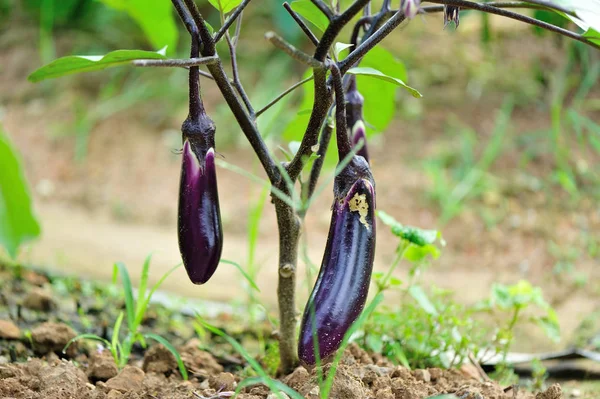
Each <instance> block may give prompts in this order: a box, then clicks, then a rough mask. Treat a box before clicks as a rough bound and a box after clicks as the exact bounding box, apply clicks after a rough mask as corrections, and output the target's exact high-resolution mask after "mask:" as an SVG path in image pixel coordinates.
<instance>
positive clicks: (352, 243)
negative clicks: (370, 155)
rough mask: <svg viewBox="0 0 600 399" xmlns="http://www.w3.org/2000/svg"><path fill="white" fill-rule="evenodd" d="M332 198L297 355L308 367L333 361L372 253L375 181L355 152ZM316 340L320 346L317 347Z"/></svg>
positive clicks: (357, 305)
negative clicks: (323, 247)
mask: <svg viewBox="0 0 600 399" xmlns="http://www.w3.org/2000/svg"><path fill="white" fill-rule="evenodd" d="M334 197H335V199H334V203H333V212H332V215H331V224H330V227H329V235H328V238H327V244H326V247H325V254H324V256H323V262H322V264H321V270H320V271H319V276H318V278H317V282H316V283H315V286H314V288H313V291H312V294H311V296H310V298H309V300H308V303H307V305H306V308H305V310H304V316H303V318H302V325H301V328H300V338H299V341H298V356H299V358H300V361H301V362H302V363H304V364H305V365H307V366H309V367H310V366H312V365H314V364H315V363H316V353H317V352H318V355H319V358H320V359H321V361H322V362H327V361H329V360H331V358H332V357H333V355H334V354H335V352H336V351H337V350H338V348H339V347H340V344H341V342H342V339H343V337H344V334H345V333H346V331H348V329H349V328H350V326H351V325H352V323H353V322H354V321H355V320H356V319H357V318H358V316H359V315H360V313H361V312H362V310H363V308H364V305H365V301H366V300H367V294H368V292H369V283H370V280H371V271H372V268H373V258H374V255H375V183H374V180H373V176H372V175H371V171H370V169H369V165H368V163H367V162H366V160H365V159H364V158H363V157H360V156H354V157H353V159H352V161H351V162H350V164H348V166H347V167H346V168H344V170H343V171H342V173H340V174H339V175H338V176H337V177H336V179H335V182H334ZM315 341H316V342H317V343H318V351H317V350H316V348H315V345H314V343H315Z"/></svg>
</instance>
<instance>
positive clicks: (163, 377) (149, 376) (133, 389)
mask: <svg viewBox="0 0 600 399" xmlns="http://www.w3.org/2000/svg"><path fill="white" fill-rule="evenodd" d="M179 349H180V353H181V354H182V357H183V360H184V363H185V365H186V366H187V367H188V368H189V369H190V370H192V371H193V374H192V377H191V378H190V380H189V381H183V380H182V379H181V378H180V376H179V375H178V371H177V365H176V363H175V359H174V358H173V356H172V355H171V354H170V352H168V351H167V350H166V349H165V348H163V347H161V346H157V347H153V348H151V349H150V350H148V351H147V352H146V356H145V358H144V360H143V362H142V364H139V365H138V366H135V365H129V366H125V368H123V369H122V370H120V371H118V373H117V369H116V366H115V364H114V361H113V360H112V357H111V356H110V354H106V353H97V354H93V355H91V359H89V358H87V357H86V356H85V355H79V356H77V357H76V359H75V360H76V363H75V362H73V361H68V360H64V359H63V360H60V359H58V358H57V357H56V355H53V356H48V359H47V360H41V359H32V360H30V361H28V362H27V363H24V364H0V397H3V398H19V399H42V398H43V399H62V398H71V399H84V398H85V399H88V398H89V399H105V398H129V399H134V398H153V399H156V398H161V399H162V398H164V399H166V398H174V399H177V398H181V399H183V398H205V399H206V398H213V399H218V398H229V397H231V395H232V394H233V391H235V389H236V387H237V384H238V383H239V382H240V381H241V380H242V379H243V378H242V377H240V376H239V375H237V374H232V373H229V372H224V371H223V367H222V366H221V365H219V364H218V363H217V362H216V360H215V359H214V358H213V357H212V355H210V354H209V353H208V352H204V351H202V350H200V349H198V346H197V341H190V342H188V343H187V344H186V345H184V346H182V347H181V348H179ZM322 371H323V372H324V373H325V374H327V373H329V372H331V368H330V367H329V366H325V367H324V368H323V370H322ZM280 380H281V381H282V382H284V383H285V384H287V385H288V386H289V387H291V388H293V389H294V390H296V391H297V392H300V393H301V394H302V395H303V396H304V397H305V398H307V399H318V398H320V389H321V388H320V387H321V386H322V385H320V384H319V377H318V373H317V370H316V369H315V370H312V372H308V371H307V370H306V369H305V368H303V367H299V368H297V369H296V370H294V371H293V372H292V373H291V374H289V375H286V376H284V377H282V378H280ZM441 394H455V395H456V396H457V397H458V398H462V399H534V398H535V399H561V398H562V397H563V396H562V391H561V389H560V386H559V385H552V386H550V387H549V388H548V389H547V390H546V391H544V392H541V393H538V394H531V393H526V392H518V389H516V388H511V387H501V386H499V385H498V384H497V383H495V382H492V381H487V380H486V379H485V378H475V377H474V376H473V373H472V372H469V371H468V370H466V369H463V370H441V369H427V370H412V371H410V370H408V369H406V368H404V367H402V366H394V365H392V364H390V363H389V362H388V361H386V360H385V359H382V358H375V359H374V358H371V357H370V356H369V355H368V354H367V353H366V352H364V351H362V350H361V349H360V348H358V347H357V346H354V345H351V346H350V347H349V349H347V350H346V352H345V354H344V356H343V358H342V361H341V363H340V365H339V367H337V370H336V375H335V379H334V382H333V385H332V386H331V391H330V396H329V397H330V398H331V399H424V398H428V397H430V396H435V395H441ZM284 397H285V396H284ZM238 398H239V399H266V398H268V399H274V398H276V396H274V395H272V392H271V391H270V389H269V388H268V387H267V386H265V385H254V386H250V387H246V388H244V389H242V391H241V394H240V395H239V396H238Z"/></svg>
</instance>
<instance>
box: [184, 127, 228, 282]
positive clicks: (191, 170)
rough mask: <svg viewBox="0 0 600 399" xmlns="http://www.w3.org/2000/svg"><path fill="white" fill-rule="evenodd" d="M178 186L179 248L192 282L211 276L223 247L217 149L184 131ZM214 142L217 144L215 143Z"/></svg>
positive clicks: (201, 280) (204, 280)
mask: <svg viewBox="0 0 600 399" xmlns="http://www.w3.org/2000/svg"><path fill="white" fill-rule="evenodd" d="M184 127H185V125H184ZM184 140H185V141H184V144H183V162H182V165H181V181H180V186H179V215H178V223H177V224H178V234H179V237H178V238H179V250H180V252H181V257H182V259H183V264H184V266H185V270H186V271H187V273H188V276H189V278H190V280H191V281H192V283H194V284H204V283H206V282H207V281H208V279H210V277H211V276H212V275H213V273H214V272H215V270H216V269H217V265H218V264H219V260H220V259H221V250H222V248H223V229H222V227H221V213H220V210H219V195H218V191H217V174H216V170H215V151H214V148H213V146H211V147H209V148H208V149H207V148H206V143H205V141H204V140H198V137H196V136H193V135H192V136H191V137H189V138H186V134H185V133H184ZM213 145H214V144H213Z"/></svg>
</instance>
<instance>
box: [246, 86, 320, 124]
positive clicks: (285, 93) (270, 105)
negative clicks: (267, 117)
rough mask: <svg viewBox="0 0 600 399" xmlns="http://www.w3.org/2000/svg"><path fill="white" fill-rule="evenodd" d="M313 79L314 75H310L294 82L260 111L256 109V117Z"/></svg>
mask: <svg viewBox="0 0 600 399" xmlns="http://www.w3.org/2000/svg"><path fill="white" fill-rule="evenodd" d="M311 80H313V77H312V75H311V76H309V77H308V78H306V79H302V80H301V81H299V82H297V83H294V84H293V85H292V86H290V87H289V88H287V89H286V90H285V91H284V92H282V93H281V94H279V95H278V96H277V97H275V98H274V99H273V100H271V101H270V102H269V103H268V104H267V105H265V106H264V107H262V108H261V109H259V110H258V111H256V117H257V118H258V117H259V116H260V115H261V114H262V113H264V112H265V111H266V110H268V109H269V108H271V107H272V106H273V105H275V104H277V103H278V102H279V101H280V100H281V99H282V98H284V97H285V96H287V95H288V94H290V93H291V92H293V91H294V90H296V88H298V87H300V86H302V85H303V84H304V83H306V82H310V81H311Z"/></svg>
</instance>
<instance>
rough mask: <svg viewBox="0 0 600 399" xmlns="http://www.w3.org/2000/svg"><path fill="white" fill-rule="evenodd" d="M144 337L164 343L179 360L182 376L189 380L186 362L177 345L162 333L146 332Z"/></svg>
mask: <svg viewBox="0 0 600 399" xmlns="http://www.w3.org/2000/svg"><path fill="white" fill-rule="evenodd" d="M144 337H146V338H148V339H153V340H155V341H156V342H158V343H159V344H162V345H163V346H164V347H165V348H167V349H168V350H169V352H171V353H172V354H173V356H175V360H176V361H177V366H178V367H179V372H180V373H181V377H182V378H183V379H184V380H185V381H187V380H188V373H187V369H186V368H185V364H183V360H182V359H181V355H180V354H179V352H177V349H175V347H174V346H173V345H171V343H170V342H169V341H167V340H166V339H164V338H163V337H161V336H160V335H157V334H153V333H148V334H144Z"/></svg>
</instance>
